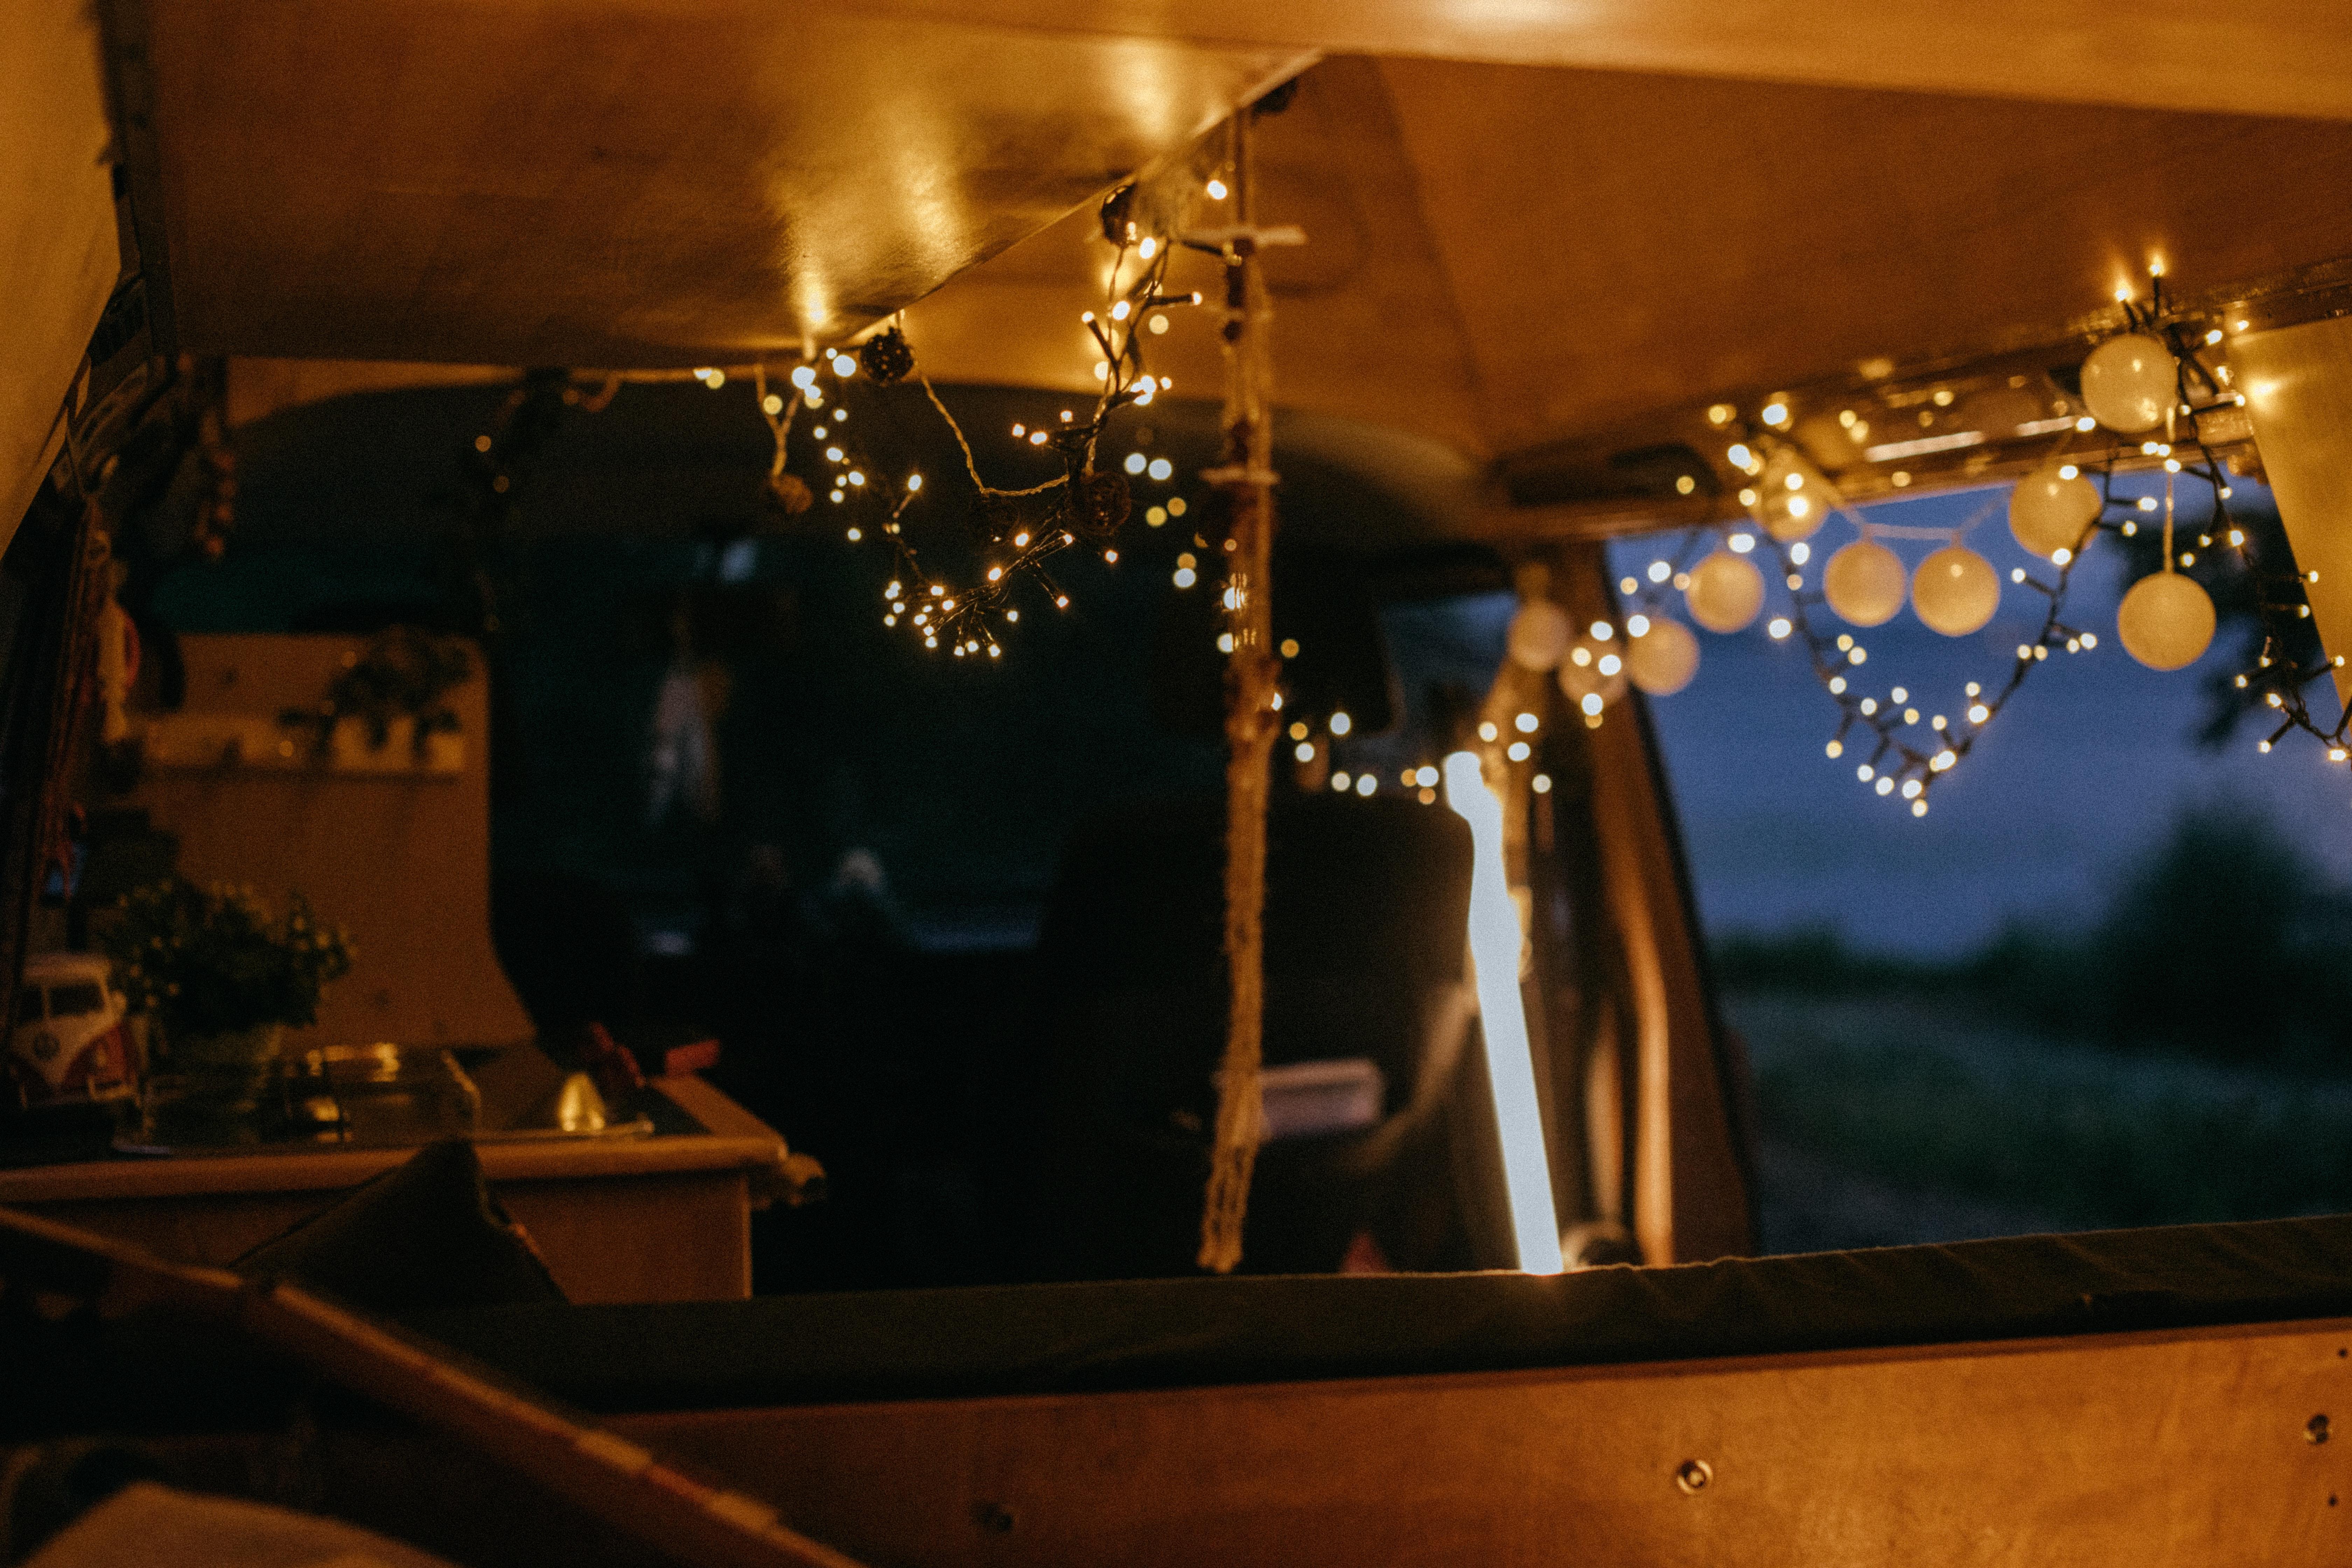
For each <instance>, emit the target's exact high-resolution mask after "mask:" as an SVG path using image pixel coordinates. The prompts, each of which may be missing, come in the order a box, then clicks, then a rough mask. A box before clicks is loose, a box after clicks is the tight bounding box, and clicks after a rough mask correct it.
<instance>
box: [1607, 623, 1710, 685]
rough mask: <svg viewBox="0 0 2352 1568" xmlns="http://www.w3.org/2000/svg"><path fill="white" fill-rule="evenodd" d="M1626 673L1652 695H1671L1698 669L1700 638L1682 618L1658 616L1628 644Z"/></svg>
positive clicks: (1688, 681) (1626, 646)
mask: <svg viewBox="0 0 2352 1568" xmlns="http://www.w3.org/2000/svg"><path fill="white" fill-rule="evenodd" d="M1625 673H1626V674H1627V675H1628V676H1630V677H1632V678H1633V684H1634V685H1636V686H1638V687H1640V688H1641V689H1643V690H1644V691H1646V692H1648V693H1649V694H1650V695H1651V696H1653V697H1670V696H1672V695H1673V694H1674V693H1675V692H1677V691H1680V690H1681V689H1683V688H1684V687H1685V686H1688V685H1689V684H1690V683H1691V678H1692V677H1693V676H1695V675H1696V674H1697V673H1698V638H1697V637H1694V636H1692V635H1691V629H1690V628H1689V627H1688V626H1685V625H1683V624H1682V622H1680V621H1673V620H1668V619H1667V618H1666V617H1665V616H1656V617H1654V618H1653V619H1652V620H1651V622H1650V629H1649V630H1648V631H1646V632H1643V634H1642V635H1641V636H1640V637H1635V638H1633V640H1632V641H1631V642H1629V643H1627V644H1626V645H1625Z"/></svg>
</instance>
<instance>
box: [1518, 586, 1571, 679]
mask: <svg viewBox="0 0 2352 1568" xmlns="http://www.w3.org/2000/svg"><path fill="white" fill-rule="evenodd" d="M1575 636H1576V628H1575V626H1572V625H1571V624H1570V621H1569V618H1568V612H1567V611H1566V610H1563V609H1561V608H1560V607H1559V605H1555V604H1553V603H1552V602H1551V601H1550V600H1549V599H1527V600H1523V601H1521V602H1520V605H1519V610H1518V614H1517V615H1515V616H1512V617H1511V629H1510V633H1509V636H1508V637H1507V641H1506V644H1505V646H1506V647H1508V648H1509V650H1510V655H1511V662H1512V663H1513V664H1516V665H1517V666H1518V667H1519V668H1522V669H1534V670H1545V669H1549V668H1551V667H1552V666H1553V665H1555V664H1558V663H1559V661H1560V657H1561V656H1562V655H1563V654H1565V653H1567V652H1568V645H1569V642H1570V639H1571V638H1573V637H1575Z"/></svg>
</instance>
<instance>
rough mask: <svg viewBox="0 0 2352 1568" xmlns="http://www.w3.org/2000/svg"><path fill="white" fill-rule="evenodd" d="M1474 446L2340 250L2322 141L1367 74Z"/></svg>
mask: <svg viewBox="0 0 2352 1568" xmlns="http://www.w3.org/2000/svg"><path fill="white" fill-rule="evenodd" d="M1381 72H1382V74H1383V76H1384V78H1385V79H1386V80H1387V82H1388V84H1389V87H1390V89H1391V96H1392V99H1393V100H1394V104H1395V113H1396V118H1397V121H1398V122H1399V123H1400V124H1401V125H1402V129H1403V140H1404V144H1405V145H1406V146H1407V147H1408V148H1409V149H1410V150H1411V153H1412V158H1413V161H1414V163H1415V165H1416V167H1417V169H1418V171H1419V187H1420V190H1421V192H1422V200H1423V208H1424V211H1423V227H1424V228H1425V230H1426V232H1427V233H1428V234H1429V235H1431V236H1433V237H1434V238H1435V241H1436V244H1437V246H1438V247H1439V249H1440V251H1441V253H1442V254H1443V256H1444V262H1445V270H1446V274H1447V277H1448V280H1449V285H1450V292H1451V295H1452V298H1453V300H1454V308H1455V309H1457V310H1459V312H1460V315H1461V319H1462V321H1464V323H1465V325H1466V328H1467V331H1468V337H1469V341H1470V342H1471V343H1472V345H1473V347H1474V352H1475V354H1476V356H1477V369H1478V375H1479V379H1480V381H1481V384H1483V386H1484V387H1485V389H1486V395H1487V400H1488V401H1487V416H1488V420H1489V429H1490V439H1491V443H1492V448H1493V449H1496V450H1504V451H1507V450H1511V449H1514V448H1517V447H1525V446H1528V445H1531V444H1534V443H1536V442H1538V441H1542V440H1546V439H1549V438H1552V437H1566V436H1575V435H1580V434H1586V433H1589V432H1591V431H1592V430H1594V429H1596V428H1601V427H1606V426H1608V425H1610V424H1611V423H1612V421H1615V422H1622V419H1623V417H1624V416H1626V415H1627V414H1629V413H1637V412H1639V411H1641V410H1644V409H1648V408H1655V407H1662V406H1665V405H1675V404H1682V405H1687V404H1688V403H1689V402H1691V401H1692V400H1693V399H1697V398H1704V397H1707V396H1710V395H1718V394H1720V395H1734V394H1738V393H1741V392H1758V391H1767V390H1770V389H1772V388H1773V387H1775V386H1778V385H1785V384H1790V383H1794V382H1800V381H1803V380H1807V379H1809V378H1812V377H1818V376H1824V375H1835V374H1848V373H1851V372H1852V371H1853V368H1854V367H1855V366H1856V365H1858V364H1860V363H1863V362H1865V361H1870V360H1874V359H1879V358H1882V357H1884V358H1887V359H1891V360H1893V361H1895V362H1898V363H1917V362H1919V361H1921V360H1924V359H1928V358H1932V357H1934V356H1936V355H1937V354H1940V353H1955V354H1958V353H1984V352H1987V351H1989V350H1991V349H1995V348H2002V347H2009V346H2018V345H2020V344H2021V343H2022V342H2029V341H2041V342H2047V341H2050V340H2051V339H2052V338H2053V336H2057V335H2061V334H2063V330H2064V328H2065V326H2066V324H2067V323H2068V322H2070V321H2074V320H2077V319H2079V318H2081V317H2083V316H2084V315H2085V314H2087V313H2088V312H2090V311H2091V310H2095V308H2097V307H2098V306H2100V305H2102V304H2104V303H2105V302H2106V301H2107V300H2109V299H2111V298H2112V291H2113V290H2114V289H2115V288H2116V285H2117V284H2118V283H2120V282H2126V281H2131V280H2133V279H2135V278H2136V277H2137V276H2138V275H2139V274H2140V272H2141V269H2142V268H2144V267H2145V266H2146V264H2147V261H2148V260H2149V258H2163V260H2164V261H2165V262H2166V263H2167V265H2168V267H2169V268H2170V276H2171V278H2172V279H2173V281H2174V282H2175V283H2176V284H2177V285H2178V286H2179V288H2181V289H2184V290H2185V291H2188V292H2189V293H2195V292H2197V291H2199V290H2200V289H2206V288H2219V287H2223V286H2227V285H2230V284H2232V283H2236V282H2242V281H2246V280H2251V279H2259V278H2263V277H2265V276H2269V275H2272V274H2275V273H2278V272H2282V271H2284V270H2286V269H2288V268H2294V267H2298V266H2303V265H2306V264H2310V263H2314V262H2318V261H2323V260H2327V259H2330V258H2336V257H2340V256H2344V255H2347V254H2352V125H2337V124H2326V123H2315V122H2312V121H2281V120H2255V119H2250V118H2246V117H2241V116H2227V115H2202V114H2176V113H2166V112H2159V111H2153V110H2121V109H2104V108H2088V107H2082V106H2074V105H2058V104H2037V103H2026V102H2020V101H2015V100H1990V99H1962V98H1948V97H1939V96H1931V95H1926V94H1906V93H1886V92H1867V91H1853V90H1846V89H1830V88H1797V87H1781V86H1774V85H1769V84H1763V83H1754V82H1730V81H1722V80H1709V79H1697V78H1689V77H1666V76H1634V75H1628V74H1620V73H1614V72H1598V71H1569V70H1550V69H1540V68H1527V67H1507V66H1477V65H1458V64H1441V63H1435V62H1428V61H1386V62H1383V63H1382V65H1381Z"/></svg>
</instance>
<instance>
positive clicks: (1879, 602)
mask: <svg viewBox="0 0 2352 1568" xmlns="http://www.w3.org/2000/svg"><path fill="white" fill-rule="evenodd" d="M1904 579H1905V573H1904V571H1903V558H1902V557H1901V556H1899V555H1897V554H1895V552H1893V551H1892V550H1889V549H1887V548H1886V546H1885V545H1884V544H1881V543H1879V542H1878V541H1876V540H1874V539H1857V540H1855V541H1854V542H1853V543H1852V544H1849V545H1847V546H1846V547H1845V548H1844V549H1843V550H1841V551H1839V552H1837V553H1836V554H1834V555H1832V556H1831V557H1830V561H1829V564H1828V565H1827V566H1824V567H1822V597H1824V598H1826V599H1827V600H1829V602H1830V608H1831V609H1832V610H1835V611H1836V612H1837V613H1838V614H1839V615H1840V616H1843V618H1844V619H1845V620H1847V621H1848V622H1850V623H1852V624H1853V625H1854V626H1885V624H1886V623H1887V622H1889V621H1891V620H1893V619H1894V618H1895V611H1897V610H1899V609H1901V608H1902V607H1903V588H1904Z"/></svg>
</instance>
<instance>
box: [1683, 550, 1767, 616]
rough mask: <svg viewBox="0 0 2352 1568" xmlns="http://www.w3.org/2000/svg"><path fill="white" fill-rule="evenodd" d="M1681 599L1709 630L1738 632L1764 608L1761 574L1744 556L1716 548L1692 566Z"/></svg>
mask: <svg viewBox="0 0 2352 1568" xmlns="http://www.w3.org/2000/svg"><path fill="white" fill-rule="evenodd" d="M1683 602H1684V603H1685V605H1688V606H1689V607H1690V614H1691V619H1692V620H1695V621H1696V622H1697V623H1698V624H1699V625H1700V626H1705V627H1706V629H1707V630H1708V631H1711V632H1736V631H1738V630H1740V629H1741V628H1742V627H1744V626H1747V625H1748V622H1750V621H1752V620H1754V619H1755V618H1756V612H1757V611H1759V610H1760V609H1762V608H1763V607H1764V574H1763V573H1761V572H1759V571H1758V570H1756V563H1754V562H1753V561H1750V560H1748V558H1747V557H1746V556H1744V555H1734V554H1733V553H1732V552H1730V551H1728V550H1717V551H1716V552H1713V553H1711V554H1710V555H1708V556H1707V558H1706V560H1704V561H1702V562H1700V563H1698V564H1697V565H1696V566H1694V567H1692V568H1691V574H1690V586H1689V587H1688V588H1685V590H1683Z"/></svg>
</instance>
